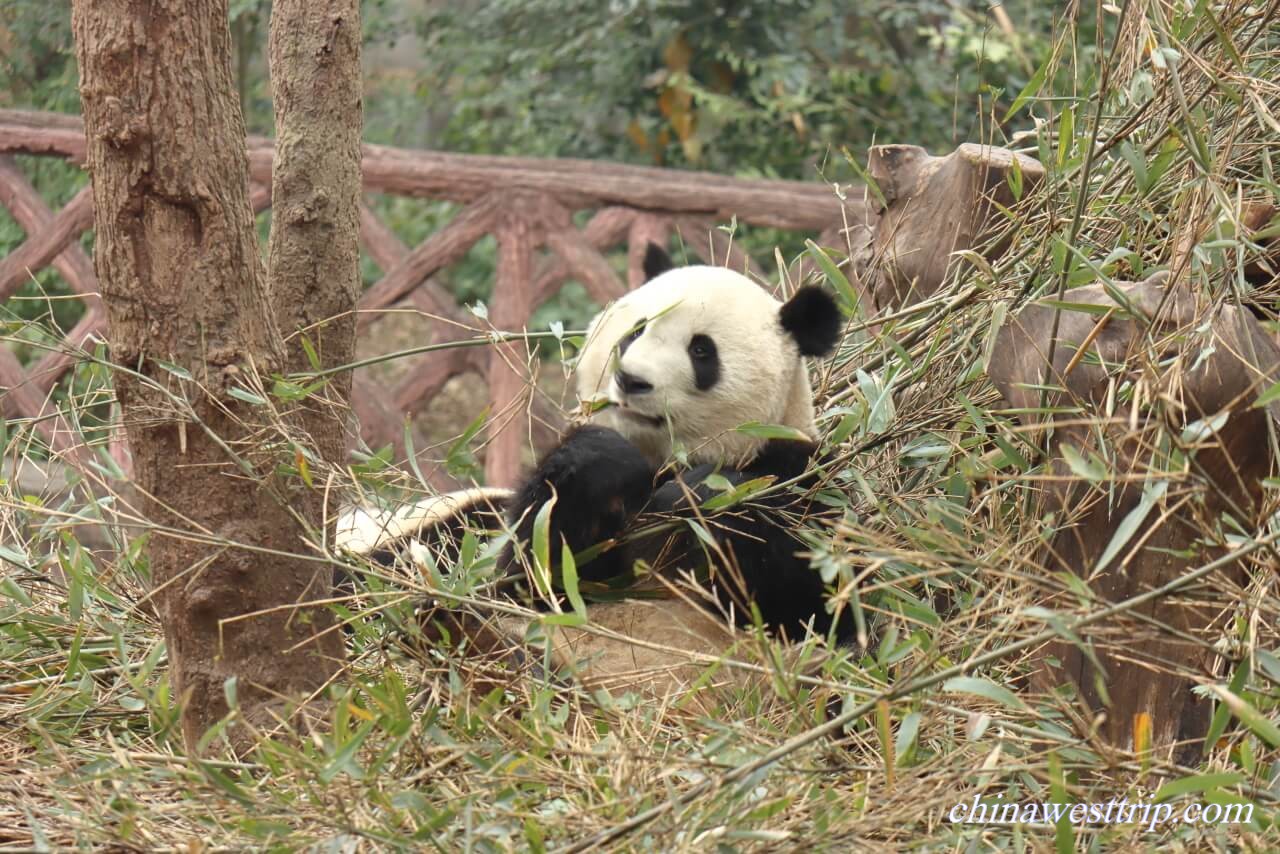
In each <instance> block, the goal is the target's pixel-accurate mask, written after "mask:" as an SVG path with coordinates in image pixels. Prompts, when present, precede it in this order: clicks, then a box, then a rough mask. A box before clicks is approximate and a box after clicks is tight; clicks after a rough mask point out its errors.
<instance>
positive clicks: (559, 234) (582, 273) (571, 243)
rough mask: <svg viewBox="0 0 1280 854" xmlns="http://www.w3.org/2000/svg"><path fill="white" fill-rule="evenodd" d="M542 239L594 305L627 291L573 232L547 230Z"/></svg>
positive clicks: (587, 243) (582, 238)
mask: <svg viewBox="0 0 1280 854" xmlns="http://www.w3.org/2000/svg"><path fill="white" fill-rule="evenodd" d="M546 239H547V247H548V248H549V249H551V251H552V252H555V253H556V255H558V256H559V257H560V259H561V260H563V261H564V263H565V267H566V268H568V271H569V275H571V276H572V277H573V278H575V279H577V280H578V281H579V282H581V283H582V286H583V287H585V288H586V289H587V293H589V294H590V295H591V298H592V299H594V300H595V301H596V302H598V303H601V304H602V305H603V304H604V303H607V302H610V301H611V300H615V299H617V298H618V297H620V296H622V295H623V294H625V293H626V292H627V287H626V285H624V284H623V283H622V280H621V279H619V278H618V274H617V273H615V272H614V271H613V267H611V266H609V262H608V261H607V260H606V259H605V257H604V256H603V255H601V254H600V253H599V252H597V251H596V250H595V247H593V246H592V245H591V243H590V242H589V241H588V240H587V239H586V238H585V237H583V236H582V235H581V234H579V233H578V231H577V229H575V228H573V227H572V226H570V227H569V228H565V229H559V230H556V231H551V232H548V233H547V238H546ZM535 307H536V306H535Z"/></svg>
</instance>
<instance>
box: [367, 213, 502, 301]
mask: <svg viewBox="0 0 1280 854" xmlns="http://www.w3.org/2000/svg"><path fill="white" fill-rule="evenodd" d="M502 207H503V204H502V198H501V197H499V196H497V195H493V196H487V197H485V198H483V199H481V200H480V201H478V202H476V203H475V204H472V205H468V206H467V207H466V208H465V209H464V210H463V211H462V212H461V213H459V214H458V215H457V216H456V217H454V218H453V220H451V221H450V223H449V224H448V225H446V226H445V227H444V228H442V229H440V230H439V231H437V232H436V233H435V234H433V235H431V236H430V237H428V238H427V239H426V240H424V241H422V243H420V244H418V246H417V247H416V248H414V250H413V251H412V252H410V253H409V254H408V255H406V256H405V257H404V258H403V259H401V261H400V262H399V263H398V264H396V265H395V266H394V267H393V268H392V269H391V270H390V271H388V272H387V274H386V275H385V276H383V277H382V278H381V279H380V280H379V281H378V282H377V283H376V284H375V285H374V286H373V287H371V288H369V290H367V291H365V293H364V296H363V297H361V299H360V310H361V311H370V310H372V309H379V308H386V307H387V306H389V305H391V304H392V303H395V302H397V301H399V300H400V299H403V298H404V297H405V296H406V295H407V294H408V293H409V292H410V291H412V290H413V289H414V288H416V287H418V286H419V285H420V284H422V283H423V282H424V281H425V280H426V278H427V277H428V276H430V275H431V274H432V273H434V272H436V271H437V270H439V269H441V268H442V267H447V266H449V265H450V264H452V263H454V262H455V261H457V260H459V259H461V258H462V256H463V255H466V254H467V252H468V250H470V249H471V247H472V246H473V245H475V242H476V241H477V240H479V239H480V238H482V237H484V236H485V235H486V234H488V233H489V232H490V231H491V230H492V228H493V221H494V217H495V215H496V214H497V213H498V211H499V210H501V209H502ZM366 323H367V321H366Z"/></svg>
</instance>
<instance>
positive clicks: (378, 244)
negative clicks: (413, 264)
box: [360, 202, 409, 273]
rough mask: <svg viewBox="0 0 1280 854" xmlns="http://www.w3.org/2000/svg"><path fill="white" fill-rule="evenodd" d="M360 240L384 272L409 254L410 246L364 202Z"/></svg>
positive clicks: (361, 211) (361, 213)
mask: <svg viewBox="0 0 1280 854" xmlns="http://www.w3.org/2000/svg"><path fill="white" fill-rule="evenodd" d="M360 242H361V243H362V244H363V245H364V251H365V252H368V253H369V257H370V258H372V259H373V263H375V264H377V265H378V269H379V270H381V271H382V272H384V273H385V272H387V271H388V270H390V269H392V268H393V267H395V266H397V265H398V264H400V262H401V261H403V260H404V259H405V256H407V255H408V254H409V247H407V246H405V245H404V243H403V241H401V240H400V238H399V237H397V236H396V233H395V232H394V231H392V230H391V229H390V228H389V227H388V226H387V224H386V223H384V222H383V221H382V220H380V219H378V215H377V214H376V213H374V212H373V211H372V210H371V209H370V208H369V206H368V205H366V204H364V203H363V202H362V203H361V204H360Z"/></svg>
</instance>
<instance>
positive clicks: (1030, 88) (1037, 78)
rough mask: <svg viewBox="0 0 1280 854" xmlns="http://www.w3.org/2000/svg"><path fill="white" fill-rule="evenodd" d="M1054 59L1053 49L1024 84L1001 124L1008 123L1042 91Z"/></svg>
mask: <svg viewBox="0 0 1280 854" xmlns="http://www.w3.org/2000/svg"><path fill="white" fill-rule="evenodd" d="M1052 61H1053V51H1049V52H1048V54H1046V56H1045V58H1044V62H1042V63H1040V67H1039V68H1037V69H1036V73H1035V74H1032V75H1031V79H1030V80H1028V81H1027V85H1026V86H1023V87H1022V91H1021V92H1019V93H1018V97H1016V98H1014V99H1013V103H1012V104H1010V105H1009V109H1008V111H1006V112H1005V114H1004V118H1003V119H1001V120H1000V124H1005V123H1007V122H1008V121H1009V119H1011V118H1013V116H1014V114H1015V113H1017V112H1018V110H1021V109H1022V105H1023V104H1025V103H1027V101H1028V100H1030V98H1031V97H1032V96H1033V95H1035V94H1036V93H1037V92H1039V91H1040V87H1041V86H1043V85H1044V80H1045V75H1047V74H1048V73H1049V65H1050V63H1051V62H1052Z"/></svg>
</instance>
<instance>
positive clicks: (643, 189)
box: [0, 110, 869, 231]
mask: <svg viewBox="0 0 1280 854" xmlns="http://www.w3.org/2000/svg"><path fill="white" fill-rule="evenodd" d="M78 128H79V122H78V120H77V119H75V118H74V117H67V116H59V115H53V114H48V113H28V112H24V111H18V110H0V152H27V153H37V154H59V155H62V156H64V157H69V158H71V159H72V160H80V159H83V157H84V136H83V132H81V131H79V130H78ZM247 145H248V150H249V166H250V172H251V174H252V177H253V179H254V180H255V181H257V182H260V183H270V176H271V158H272V149H271V143H270V141H269V140H264V139H262V138H260V137H259V138H254V137H251V138H249V140H247ZM362 151H363V161H364V162H363V180H364V186H365V188H366V189H368V190H377V191H381V192H389V193H395V194H397V195H406V196H420V197H426V198H433V199H449V200H451V201H457V202H472V201H475V200H477V199H480V198H482V197H484V196H486V195H488V194H489V193H492V192H495V191H496V192H502V193H514V192H531V193H538V194H549V195H552V196H554V197H555V198H556V199H557V200H558V201H560V202H561V203H562V204H565V205H567V206H568V207H570V208H573V209H581V208H598V207H607V206H612V205H621V206H625V207H632V208H643V209H647V210H651V211H655V212H668V213H673V214H692V215H700V216H703V217H707V218H710V219H714V220H718V221H728V220H729V219H730V218H732V217H733V216H737V217H738V219H740V220H742V221H744V222H750V223H754V224H757V225H765V226H772V227H776V228H786V229H798V230H811V231H821V230H822V229H824V228H828V227H830V226H831V224H832V223H838V222H840V221H841V208H842V207H843V208H844V209H845V210H846V211H848V216H849V219H850V221H853V220H861V219H862V218H863V217H864V216H867V215H869V214H868V212H867V211H866V210H865V208H866V205H865V203H864V202H863V201H862V200H861V199H860V198H858V196H859V195H860V194H859V193H858V192H856V190H855V191H854V192H850V193H849V194H848V196H849V198H848V199H847V200H845V201H843V202H842V201H841V200H840V199H839V198H837V197H836V195H835V193H834V192H833V191H832V189H831V187H829V186H828V185H826V184H823V183H819V182H816V181H777V180H760V179H751V180H747V179H742V178H730V177H726V176H723V175H715V174H712V173H709V172H694V171H683V170H675V169H659V168H655V167H648V166H624V165H620V164H616V163H603V162H599V161H591V160H575V159H567V158H559V159H552V158H535V157H499V156H482V155H475V154H449V153H444V152H437V151H408V150H404V149H395V148H389V147H386V146H380V145H365V146H363V149H362Z"/></svg>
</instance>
